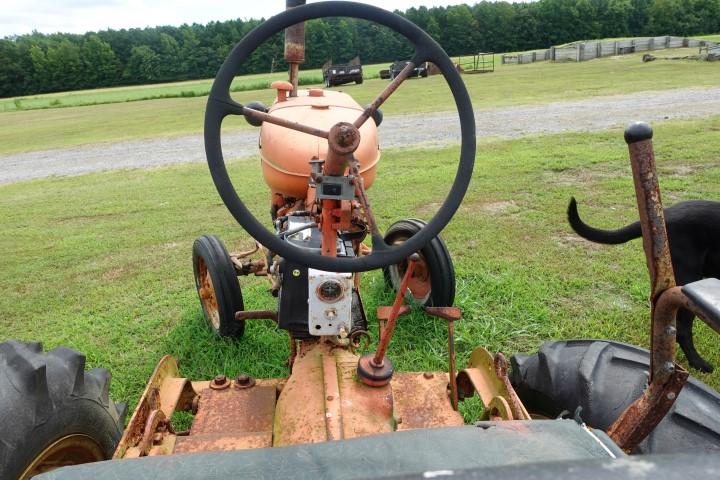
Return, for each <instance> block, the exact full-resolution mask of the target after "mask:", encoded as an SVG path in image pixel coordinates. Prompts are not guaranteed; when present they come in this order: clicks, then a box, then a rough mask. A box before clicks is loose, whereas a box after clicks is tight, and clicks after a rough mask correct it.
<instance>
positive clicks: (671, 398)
mask: <svg viewBox="0 0 720 480" xmlns="http://www.w3.org/2000/svg"><path fill="white" fill-rule="evenodd" d="M667 399H668V400H675V394H674V393H673V392H670V393H668V394H667Z"/></svg>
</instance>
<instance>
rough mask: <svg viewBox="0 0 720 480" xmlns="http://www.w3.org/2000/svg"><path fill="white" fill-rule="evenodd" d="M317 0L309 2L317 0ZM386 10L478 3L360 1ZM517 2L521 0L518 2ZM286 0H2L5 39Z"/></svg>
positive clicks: (247, 14)
mask: <svg viewBox="0 0 720 480" xmlns="http://www.w3.org/2000/svg"><path fill="white" fill-rule="evenodd" d="M314 1H316V0H308V3H314ZM360 1H361V2H362V3H369V4H372V5H376V6H379V7H382V8H385V9H399V10H406V9H408V8H410V7H419V6H422V5H424V6H426V7H432V6H447V5H457V4H459V3H468V4H473V3H475V1H473V0H464V1H463V0H384V1H383V0H360ZM516 1H517V0H516ZM284 8H285V0H2V3H1V4H0V38H2V37H7V36H10V35H22V34H25V33H31V32H32V31H33V30H37V31H38V32H41V33H55V32H65V33H85V32H88V31H98V30H107V29H109V28H112V29H116V30H117V29H121V28H134V27H140V28H142V27H154V26H157V25H175V26H177V25H182V24H183V23H200V24H205V23H208V22H210V21H213V20H230V19H235V18H261V17H264V18H268V17H271V16H273V15H275V14H276V13H279V12H281V11H282V10H284Z"/></svg>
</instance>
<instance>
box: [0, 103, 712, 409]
mask: <svg viewBox="0 0 720 480" xmlns="http://www.w3.org/2000/svg"><path fill="white" fill-rule="evenodd" d="M143 103H145V102H142V103H138V104H136V105H142V104H143ZM655 139H656V143H655V145H656V152H657V161H658V165H659V167H660V172H661V186H662V188H663V198H664V200H665V202H666V203H667V204H672V203H675V202H677V201H680V200H684V199H691V198H720V167H719V166H718V165H720V153H718V150H717V148H716V146H717V145H718V144H720V117H715V118H712V119H704V120H696V121H674V122H667V123H661V124H659V125H658V126H657V128H656V134H655ZM456 156H457V151H456V149H455V148H448V149H442V150H429V149H424V150H414V151H413V150H411V151H398V150H391V151H385V152H384V158H383V162H382V163H381V166H380V172H379V177H378V179H377V180H376V182H375V184H374V185H373V188H372V190H371V191H370V197H371V202H373V206H374V210H375V212H376V215H377V217H378V220H379V222H380V224H381V226H382V228H383V229H385V228H387V227H388V225H389V224H390V223H391V222H392V221H395V220H397V219H400V218H403V217H421V218H428V217H429V216H431V215H432V213H433V212H434V210H435V209H436V208H437V206H438V202H440V201H441V199H442V197H443V196H444V194H445V192H446V191H447V188H448V186H449V184H450V179H451V177H452V174H453V167H454V159H455V158H456ZM477 161H478V164H477V167H476V169H475V173H474V175H473V182H472V184H471V190H470V192H469V194H468V195H467V198H466V200H465V203H464V205H463V206H462V207H461V209H460V210H459V212H458V214H457V215H456V217H455V219H454V220H453V221H452V222H451V224H450V225H449V227H448V228H447V229H446V231H445V233H444V238H445V240H446V242H447V244H448V247H449V249H450V251H451V252H452V255H453V258H454V261H455V266H456V272H457V282H458V291H457V297H456V298H457V304H458V306H460V307H461V308H463V309H464V311H465V318H464V320H463V321H461V322H459V323H458V325H457V333H456V339H457V351H458V355H459V364H460V365H462V364H464V363H465V362H466V361H467V358H468V355H469V354H470V352H471V351H472V349H473V348H474V347H475V346H477V345H482V346H485V347H487V348H489V349H490V350H502V351H504V352H506V353H508V354H509V353H513V352H516V351H533V350H535V349H537V347H538V346H539V345H540V343H541V342H542V341H544V340H549V339H559V338H571V337H597V338H611V339H617V340H622V341H626V342H631V343H635V344H640V345H644V346H647V345H648V301H647V296H648V289H649V286H648V280H647V274H646V271H645V260H644V256H643V253H642V246H641V242H639V241H634V242H631V243H629V244H625V245H619V246H598V245H595V244H591V243H588V242H584V241H580V240H579V239H578V238H577V237H576V236H575V235H573V234H572V233H571V231H570V229H569V227H568V226H567V224H566V221H565V214H564V211H565V206H566V204H567V200H568V198H569V197H570V196H571V195H575V196H576V197H577V198H578V201H579V203H580V209H581V214H582V215H583V217H584V218H586V219H587V220H588V221H589V222H591V223H592V224H594V225H598V226H600V227H612V226H619V225H624V224H626V223H629V222H630V221H632V220H634V219H636V217H637V210H636V207H635V205H634V198H635V196H634V190H633V184H632V178H631V175H630V168H629V164H628V160H627V153H626V147H625V144H624V142H623V140H622V132H620V131H618V130H613V131H607V132H602V133H594V134H583V135H567V134H563V135H557V136H544V137H530V138H524V139H520V140H512V141H499V140H494V141H487V142H486V143H484V144H483V145H482V148H480V149H479V150H478V157H477ZM230 170H231V172H232V175H233V178H234V179H235V180H236V181H237V183H236V184H237V185H242V196H243V198H244V199H245V200H246V201H247V203H248V205H250V206H251V207H252V209H253V210H254V211H255V213H256V215H258V217H259V218H261V219H265V218H266V217H267V206H268V205H267V191H266V189H265V187H264V186H263V184H262V182H261V174H260V171H259V168H258V166H257V162H256V161H255V160H238V161H234V162H232V163H231V165H230ZM0 218H2V229H0V251H2V252H3V262H2V263H0V291H2V295H0V340H4V339H7V338H19V339H27V340H30V339H34V340H41V341H43V342H44V344H45V348H46V349H49V348H52V347H55V346H58V345H67V346H70V347H72V348H76V349H78V350H81V351H84V352H86V353H87V358H88V366H89V367H95V366H104V367H106V368H109V369H110V370H111V371H112V373H113V384H112V395H113V397H114V398H115V399H125V400H129V401H130V402H131V403H134V402H135V401H136V400H137V398H138V396H139V394H140V392H141V390H142V388H143V386H144V382H145V381H146V379H147V378H148V376H149V374H150V373H151V371H152V369H153V367H154V365H155V363H156V362H157V361H158V360H159V359H160V358H161V356H162V355H163V354H166V353H169V354H172V355H175V356H176V357H177V358H178V359H179V361H180V365H181V372H182V373H183V374H184V375H187V376H190V377H193V378H210V377H212V376H214V375H215V374H218V373H225V374H227V375H236V374H237V373H238V372H241V371H242V372H246V373H248V374H251V375H255V376H270V377H273V376H282V375H286V374H287V369H286V368H285V366H284V361H285V360H286V357H287V355H288V353H289V352H288V346H287V341H286V337H285V335H284V334H283V332H280V331H277V330H276V329H275V328H274V327H273V326H272V325H270V324H269V323H266V322H261V321H258V322H253V323H252V324H251V325H249V327H248V328H247V331H246V334H245V337H244V338H243V339H242V340H240V341H233V340H220V339H217V338H214V337H213V336H212V335H211V334H210V333H209V331H208V329H207V328H206V326H205V325H204V321H203V319H202V315H201V312H200V307H199V304H198V300H197V295H196V293H195V291H194V285H193V280H192V267H191V261H190V250H191V245H192V242H193V240H194V239H195V238H196V237H198V236H199V235H201V234H204V233H214V234H218V235H220V236H221V238H223V239H224V241H225V242H226V243H227V244H228V245H229V246H230V247H232V248H241V247H247V246H249V245H251V239H250V238H248V236H247V235H246V234H244V233H243V231H242V230H241V229H240V228H239V227H238V226H237V225H236V224H234V223H233V221H232V219H231V217H230V215H229V214H228V213H227V211H226V209H225V207H224V206H223V205H222V204H221V202H220V200H219V198H218V195H217V193H216V192H215V190H214V187H213V185H212V183H211V180H210V177H209V175H208V172H207V168H206V167H205V166H203V165H183V166H174V167H169V168H161V169H155V170H146V171H141V170H133V171H116V172H109V173H100V174H92V175H86V176H80V177H68V178H49V179H43V180H37V181H32V182H26V183H18V184H11V185H5V186H0ZM241 283H242V286H243V292H244V296H245V302H246V308H248V309H265V308H273V305H274V303H273V301H274V299H273V298H272V297H271V296H270V295H269V294H268V293H267V284H266V281H265V280H263V279H259V278H247V277H243V278H242V279H241ZM363 292H364V302H365V305H366V307H367V311H368V312H369V316H370V318H371V320H372V319H374V318H375V314H374V311H375V307H376V306H377V305H379V304H388V303H389V302H390V301H391V293H390V292H389V291H388V289H387V288H386V287H385V286H384V282H383V280H382V276H381V275H380V274H379V272H372V273H369V274H367V275H365V276H364V278H363ZM695 325H696V329H695V330H696V344H697V345H698V349H699V350H700V352H702V354H703V355H704V356H705V357H706V358H707V359H708V360H709V361H710V362H711V363H713V364H715V365H716V366H720V350H718V349H717V348H715V347H716V344H717V340H716V336H715V335H714V334H713V333H712V332H711V331H710V330H709V329H708V328H706V327H705V326H704V325H703V324H702V322H700V321H698V322H697V323H696V324H695ZM390 355H391V356H392V357H393V359H394V360H395V362H396V364H397V366H398V368H400V369H403V370H407V369H413V370H420V371H422V370H428V369H443V368H445V355H446V347H445V329H444V328H443V325H442V324H441V322H438V321H434V320H432V319H430V318H428V317H426V316H424V315H423V314H421V313H418V312H415V313H413V314H412V315H410V316H409V317H404V318H403V319H402V320H401V322H400V324H399V327H398V329H397V334H396V336H395V337H394V338H393V342H392V344H391V346H390ZM681 362H682V363H683V364H685V365H686V362H685V360H684V358H682V356H681ZM699 377H700V378H701V379H702V380H704V381H706V382H707V383H709V384H710V385H711V386H713V387H715V388H718V387H720V377H718V374H711V375H699Z"/></svg>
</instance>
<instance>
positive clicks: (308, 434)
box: [114, 340, 463, 458]
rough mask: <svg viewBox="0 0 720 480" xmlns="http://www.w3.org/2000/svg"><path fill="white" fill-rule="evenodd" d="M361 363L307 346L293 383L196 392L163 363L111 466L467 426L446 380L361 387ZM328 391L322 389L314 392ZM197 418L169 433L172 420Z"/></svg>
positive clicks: (431, 377) (433, 377)
mask: <svg viewBox="0 0 720 480" xmlns="http://www.w3.org/2000/svg"><path fill="white" fill-rule="evenodd" d="M358 358H359V357H358V356H357V355H355V354H354V353H352V352H350V351H349V350H348V349H347V348H346V347H343V346H338V345H334V344H333V343H332V342H330V341H328V340H320V341H306V342H301V343H300V347H299V349H298V354H297V357H296V359H295V362H294V364H293V369H292V370H293V373H292V376H291V377H289V378H287V379H265V380H260V379H258V380H256V379H253V378H251V377H248V376H247V375H241V376H238V377H237V378H236V379H234V380H232V381H231V380H229V379H227V378H225V377H224V376H222V375H220V376H218V377H216V378H215V379H214V380H212V381H209V382H208V381H204V382H191V381H189V380H187V379H185V378H182V377H179V374H178V371H177V364H176V363H175V360H174V359H173V358H172V357H165V358H163V359H162V360H161V362H160V363H159V364H158V366H157V368H156V369H155V373H154V374H153V376H152V378H151V380H150V382H149V383H148V386H147V387H146V389H145V392H144V394H143V396H142V398H141V400H140V402H139V404H138V407H137V409H136V410H135V412H134V414H133V416H132V418H131V420H130V423H129V425H128V428H127V429H126V431H125V434H124V435H123V438H122V439H121V441H120V444H119V446H118V449H117V450H116V452H115V455H114V458H134V457H140V456H145V455H149V456H155V455H168V454H177V453H194V452H201V451H223V450H241V449H252V448H266V447H278V446H288V445H298V444H303V443H318V442H324V441H327V440H341V439H350V438H357V437H364V436H369V435H375V434H379V433H390V432H393V431H401V430H410V429H418V428H437V427H453V426H462V425H463V418H462V416H461V415H460V414H459V413H458V412H457V411H456V410H454V409H453V407H452V403H451V400H450V397H449V395H448V384H449V375H448V374H447V373H446V372H397V373H396V374H395V375H394V376H393V378H392V380H391V382H390V383H389V384H388V385H385V386H382V387H369V386H367V385H364V384H363V383H362V382H360V381H358V380H357V378H356V369H357V364H358ZM318 385H322V386H323V388H322V389H318V388H317V386H318ZM183 410H185V411H187V410H190V411H194V412H195V417H194V419H193V423H192V427H191V428H190V430H189V431H187V432H173V431H172V429H171V428H170V427H169V425H170V424H169V422H168V421H167V420H168V419H170V418H171V417H172V414H173V413H174V412H175V411H183Z"/></svg>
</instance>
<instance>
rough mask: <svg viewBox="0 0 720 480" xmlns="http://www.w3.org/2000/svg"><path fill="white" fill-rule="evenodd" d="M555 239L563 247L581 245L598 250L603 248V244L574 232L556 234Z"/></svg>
mask: <svg viewBox="0 0 720 480" xmlns="http://www.w3.org/2000/svg"><path fill="white" fill-rule="evenodd" d="M552 238H553V240H554V241H555V242H556V243H558V244H559V245H561V246H563V247H569V246H579V247H582V248H583V249H586V250H593V251H597V250H600V249H601V248H602V245H600V244H599V243H595V242H591V241H590V240H585V239H584V238H582V237H581V236H580V235H577V234H574V233H567V234H564V235H554V236H553V237H552Z"/></svg>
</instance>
